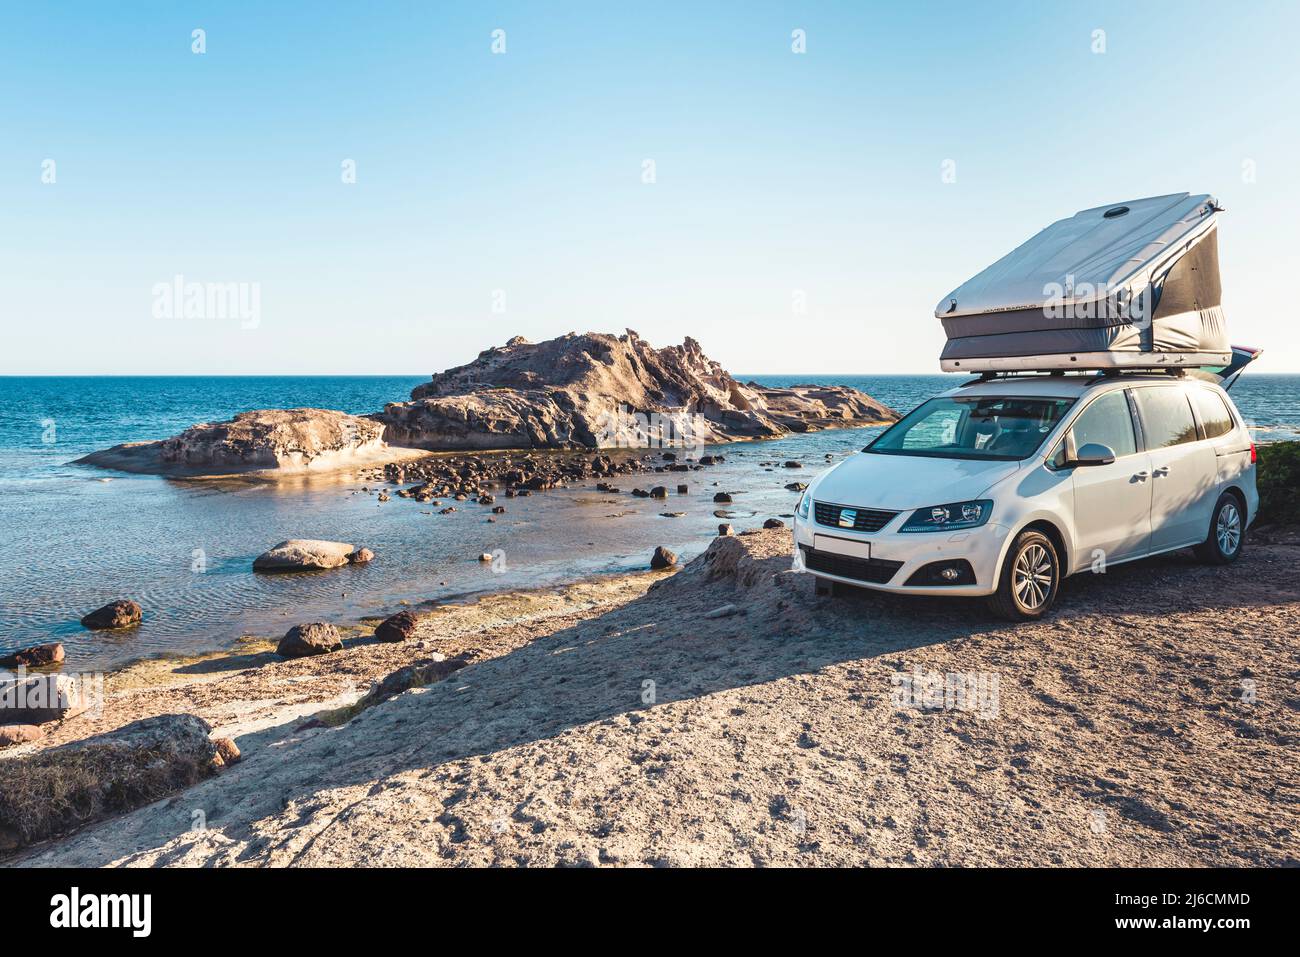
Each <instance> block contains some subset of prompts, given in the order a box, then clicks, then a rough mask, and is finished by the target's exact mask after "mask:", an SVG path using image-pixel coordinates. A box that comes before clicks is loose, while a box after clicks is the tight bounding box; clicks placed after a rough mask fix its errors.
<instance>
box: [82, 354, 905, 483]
mask: <svg viewBox="0 0 1300 957" xmlns="http://www.w3.org/2000/svg"><path fill="white" fill-rule="evenodd" d="M897 419H898V414H897V413H896V412H894V411H893V410H892V409H889V408H887V407H886V406H884V405H882V404H881V403H879V402H877V401H876V400H875V399H873V398H871V396H869V395H867V394H866V393H863V392H859V391H858V390H856V389H851V388H848V387H845V386H815V385H796V386H791V387H789V388H783V389H774V388H766V387H764V386H760V385H758V384H757V383H754V382H749V383H743V384H742V383H740V382H738V381H737V380H736V379H735V378H733V377H732V376H731V375H730V374H729V373H727V372H726V371H725V370H724V369H723V368H722V367H721V366H720V365H719V364H718V363H717V362H715V361H713V360H711V359H709V358H708V357H707V356H705V355H704V352H703V350H702V349H701V348H700V344H699V343H698V342H696V341H695V340H694V339H690V338H687V339H686V341H685V342H684V343H683V344H682V345H680V346H668V347H666V348H662V349H655V348H654V347H652V346H650V345H649V344H648V343H647V342H645V340H643V339H641V338H640V336H638V335H637V334H636V333H635V332H633V331H631V330H628V332H627V333H626V334H625V335H623V336H612V335H605V334H602V333H586V334H584V335H577V334H575V333H569V334H568V335H567V336H561V337H559V338H557V339H551V340H548V341H546V342H542V343H531V342H528V341H527V340H525V339H523V338H522V337H519V336H516V337H515V338H514V339H511V340H510V341H509V342H507V343H506V344H505V345H504V346H499V347H494V348H491V349H487V350H485V351H484V352H482V353H481V354H480V355H479V356H478V358H476V359H475V360H474V361H473V362H470V363H468V364H466V365H464V366H459V367H456V368H454V369H448V370H447V371H445V372H441V373H438V374H437V375H434V376H433V378H432V379H431V380H430V381H429V382H428V383H425V384H423V385H421V386H417V387H416V388H415V389H414V390H412V393H411V399H410V401H408V402H394V403H389V404H388V405H387V406H386V407H385V408H384V409H383V411H382V412H378V413H374V414H372V415H350V414H347V413H344V412H338V411H334V410H330V409H259V410H253V411H248V412H242V413H240V414H239V415H237V416H235V417H234V418H233V419H231V420H229V421H226V422H207V423H200V424H198V425H194V426H192V427H190V428H189V429H186V430H185V431H184V432H182V433H180V434H179V435H176V436H173V437H171V438H168V439H163V440H160V441H156V442H139V443H128V444H124V445H118V446H114V447H113V448H110V449H105V450H102V451H99V452H93V453H91V454H90V455H87V456H85V457H83V458H81V459H78V460H77V461H78V462H79V463H80V464H84V465H93V466H98V467H101V468H108V469H115V470H118V471H127V472H137V473H146V474H157V475H165V476H168V477H175V478H221V477H231V476H239V477H244V478H255V479H276V478H280V477H288V476H301V475H304V474H313V473H314V474H320V473H326V472H337V471H341V470H345V469H357V468H368V467H373V466H385V467H391V470H390V471H389V474H395V473H396V474H400V472H401V468H402V466H406V467H408V468H411V469H413V470H415V471H416V472H417V474H418V469H417V468H416V466H414V465H411V464H409V463H414V462H417V461H418V460H421V459H423V458H424V457H425V456H426V455H427V454H428V453H430V452H448V451H460V452H488V451H493V452H502V451H514V452H526V451H529V450H531V451H534V452H540V451H543V450H548V451H554V450H571V451H572V450H585V451H591V452H600V453H609V454H612V453H613V451H614V450H622V451H626V450H638V449H639V450H644V449H665V448H672V449H678V450H688V449H694V450H696V455H697V457H698V456H700V455H702V452H701V451H700V450H702V449H703V448H704V446H705V445H706V444H713V443H719V442H728V441H736V440H741V439H762V438H775V437H778V436H782V435H789V434H792V433H805V432H812V431H819V430H821V429H829V428H854V427H862V426H874V425H885V424H889V423H891V422H894V421H896V420H897ZM601 458H608V454H602V455H600V456H598V457H597V459H594V460H592V462H591V468H590V470H588V472H587V474H591V473H592V472H596V471H598V469H599V467H600V466H599V460H600V459H601ZM628 460H629V459H628V457H627V456H620V457H619V461H620V463H623V462H626V461H628ZM464 461H465V460H462V464H464ZM469 461H470V462H471V464H472V461H473V460H469ZM701 461H703V458H701ZM620 467H621V465H620ZM439 468H440V467H439V466H437V465H428V466H426V469H429V470H431V471H430V474H431V475H434V474H441V473H440V472H439ZM552 474H553V478H552V479H551V481H553V482H556V483H558V482H560V481H561V480H562V478H563V477H564V476H565V475H567V476H569V477H571V478H572V477H582V476H581V475H579V474H578V473H574V472H572V471H571V470H570V468H569V466H563V467H561V468H559V470H558V471H553V473H552ZM541 481H546V480H545V479H542V480H541ZM507 484H510V483H507ZM515 484H518V483H515ZM525 487H527V486H525ZM529 490H530V491H531V490H534V489H529Z"/></svg>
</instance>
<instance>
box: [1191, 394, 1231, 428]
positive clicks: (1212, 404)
mask: <svg viewBox="0 0 1300 957" xmlns="http://www.w3.org/2000/svg"><path fill="white" fill-rule="evenodd" d="M1192 404H1193V405H1195V406H1196V414H1197V415H1198V416H1199V417H1200V420H1201V429H1202V430H1203V431H1204V432H1205V437H1206V438H1207V439H1217V438H1218V437H1219V436H1221V435H1227V434H1228V433H1229V432H1231V431H1232V430H1233V429H1234V428H1236V423H1235V422H1234V421H1233V419H1232V413H1231V412H1229V411H1228V407H1227V406H1226V405H1224V404H1223V396H1221V395H1219V393H1217V392H1215V391H1214V390H1213V389H1193V390H1192Z"/></svg>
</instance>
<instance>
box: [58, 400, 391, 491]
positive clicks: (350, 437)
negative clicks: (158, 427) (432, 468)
mask: <svg viewBox="0 0 1300 957" xmlns="http://www.w3.org/2000/svg"><path fill="white" fill-rule="evenodd" d="M402 456H405V457H406V458H413V457H417V456H414V455H413V454H412V453H410V452H409V450H408V451H405V452H403V451H402V450H394V449H390V448H389V447H388V445H387V444H386V443H385V442H384V426H383V424H382V423H380V422H376V421H375V420H374V419H370V418H364V417H362V416H357V415H348V414H347V413H345V412H336V411H334V410H332V409H257V410H254V411H252V412H241V413H240V414H239V415H237V416H235V417H234V418H233V419H230V420H228V421H226V422H203V423H200V424H199V425H194V426H191V427H190V428H188V429H186V430H185V431H184V432H182V433H180V434H179V435H175V436H172V437H171V438H170V439H164V440H163V441H161V442H136V443H129V444H126V445H118V446H114V447H113V448H111V449H105V450H103V451H101V452H93V453H91V454H90V455H87V456H86V457H85V458H83V459H79V460H78V461H80V462H83V463H85V464H87V465H99V466H103V467H105V468H113V469H121V470H123V471H127V472H146V473H158V474H164V475H168V474H170V475H235V474H239V473H242V472H261V471H271V472H276V473H285V474H290V473H297V472H327V471H334V470H337V469H341V468H350V467H355V466H358V465H366V464H372V463H375V462H380V461H385V460H390V459H393V458H398V457H402Z"/></svg>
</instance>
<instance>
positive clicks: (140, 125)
mask: <svg viewBox="0 0 1300 957" xmlns="http://www.w3.org/2000/svg"><path fill="white" fill-rule="evenodd" d="M1298 10H1300V6H1298V5H1297V4H1295V3H1246V4H1214V3H1194V2H1168V3H1164V2H1142V3H1134V2H1125V3H1077V4H1069V3H1058V2H1021V3H1003V4H977V3H951V4H939V3H933V4H914V3H902V2H899V3H894V4H887V5H886V4H868V3H865V2H853V3H849V2H845V3H804V4H800V3H716V4H697V3H681V4H676V3H665V2H656V3H620V4H614V3H543V2H536V0H535V2H529V3H515V4H503V3H470V2H465V3H431V2H420V3H339V4H331V3H276V4H268V3H238V2H221V3H183V4H182V3H175V2H165V3H137V2H133V3H129V4H121V5H118V4H107V3H90V2H85V3H59V4H41V3H22V4H19V3H6V4H5V5H4V7H3V12H0V290H2V291H3V319H2V320H0V321H2V322H3V340H2V341H3V346H2V347H0V373H6V374H13V373H18V374H21V373H32V374H44V373H69V374H71V373H418V374H426V373H429V372H432V371H435V370H439V369H442V368H444V367H446V366H449V365H453V364H456V363H460V362H464V361H467V360H468V359H470V358H472V357H473V356H474V355H475V354H476V353H477V352H479V351H480V350H481V349H483V348H486V347H488V346H490V345H493V344H498V343H501V342H504V341H505V340H506V339H507V338H509V337H510V336H513V335H517V334H522V335H525V336H527V337H529V338H531V339H540V338H546V337H549V336H554V335H558V334H561V333H564V332H567V331H570V330H575V331H585V330H588V329H591V330H604V331H621V330H622V329H623V328H624V327H628V326H630V327H632V328H634V329H636V330H637V331H638V332H640V333H641V335H642V336H643V337H645V338H647V339H649V340H650V341H652V342H653V343H655V344H666V343H670V342H677V341H680V340H681V338H682V337H683V336H685V335H693V336H695V337H696V338H698V339H699V340H700V341H701V342H702V344H703V345H704V348H705V350H706V351H707V352H708V353H709V354H710V355H712V356H715V357H716V358H718V359H719V360H721V361H722V362H723V363H724V364H725V365H726V366H727V367H729V368H731V369H732V370H734V371H737V372H741V373H762V372H773V373H775V372H833V373H872V372H932V371H938V352H939V349H940V347H941V345H942V341H943V337H942V332H941V330H940V327H939V323H938V322H937V321H936V320H935V319H934V318H933V314H932V310H933V308H934V305H935V303H936V302H937V301H938V300H939V298H940V297H941V296H943V295H944V294H945V293H947V292H948V291H949V290H950V289H952V288H953V287H954V286H956V285H957V284H959V283H960V282H961V281H962V280H964V279H966V278H968V277H969V276H970V275H972V274H973V273H974V272H976V271H978V270H979V269H980V268H982V267H983V266H985V265H987V264H988V263H989V262H991V261H993V260H994V259H996V258H997V257H999V256H1001V255H1002V254H1003V253H1004V252H1006V251H1007V250H1009V249H1010V248H1011V247H1013V246H1014V245H1016V244H1018V243H1019V242H1021V241H1022V240H1024V239H1026V238H1027V237H1028V236H1029V235H1030V234H1031V233H1033V232H1034V231H1036V230H1037V229H1039V228H1041V227H1042V226H1044V225H1046V224H1047V223H1048V222H1050V221H1052V220H1054V219H1057V218H1059V217H1061V216H1064V215H1068V214H1071V213H1073V212H1075V211H1076V210H1078V209H1081V208H1084V207H1088V206H1094V205H1098V204H1101V203H1107V202H1112V201H1119V200H1124V199H1130V198H1135V197H1141V196H1148V195H1154V194H1158V193H1168V192H1176V191H1182V190H1189V191H1192V192H1211V193H1215V194H1217V195H1218V196H1219V197H1220V198H1221V199H1222V200H1223V202H1224V204H1225V205H1226V207H1227V213H1226V215H1225V217H1224V220H1223V224H1222V230H1221V234H1222V235H1221V254H1222V262H1223V279H1224V287H1225V293H1224V304H1225V309H1226V311H1227V315H1228V321H1229V328H1230V330H1231V333H1232V338H1233V340H1234V341H1237V342H1242V343H1246V344H1250V345H1258V346H1262V347H1264V348H1265V349H1266V350H1267V353H1266V359H1265V360H1264V361H1262V362H1261V366H1263V368H1262V370H1261V371H1300V332H1297V323H1298V322H1300V320H1298V319H1297V317H1296V315H1295V310H1294V303H1295V300H1296V298H1297V297H1296V293H1295V290H1294V288H1293V287H1294V283H1295V282H1296V280H1297V278H1300V277H1298V276H1297V273H1298V272H1300V257H1298V256H1297V249H1300V216H1298V215H1297V214H1298V213H1300V185H1298V184H1297V175H1296V163H1297V158H1298V157H1300V135H1298V129H1297V128H1298V126H1300V120H1297V103H1300V79H1298V78H1300V65H1298V63H1297V61H1298V59H1300V58H1298V57H1297V54H1296V51H1295V37H1296V35H1297V33H1300V12H1298ZM196 28H201V29H203V30H205V31H206V52H205V53H203V54H201V55H199V54H195V53H193V52H192V50H191V44H192V40H191V31H193V30H194V29H196ZM497 29H501V30H504V31H505V37H506V53H505V54H504V55H495V54H493V52H492V48H491V47H492V32H493V31H494V30H497ZM795 29H803V30H805V31H806V36H807V52H806V53H805V54H802V55H798V54H794V53H792V52H791V31H792V30H795ZM1094 30H1104V31H1105V45H1106V52H1105V53H1100V54H1098V53H1094V52H1093V46H1094V39H1093V31H1094ZM348 159H351V160H354V161H355V163H356V183H355V184H345V183H343V182H342V176H341V172H342V169H341V164H342V163H343V162H344V161H345V160H348ZM647 159H649V160H653V161H654V163H655V175H656V182H655V183H654V184H653V185H649V184H646V183H643V182H642V175H643V161H645V160H647ZM949 159H950V160H953V161H955V164H956V166H955V168H956V182H953V183H944V182H942V179H941V164H942V163H943V162H944V161H945V160H949ZM46 160H53V161H54V163H55V166H54V171H55V177H56V179H55V182H54V183H52V184H47V183H42V172H43V169H44V167H43V165H42V164H43V163H44V162H45V161H46ZM1246 161H1251V162H1253V164H1254V170H1255V177H1254V182H1245V181H1244V180H1243V163H1244V162H1246ZM177 274H180V275H183V276H184V277H185V279H186V280H187V281H199V282H243V283H250V284H251V283H257V284H259V285H258V287H257V288H258V289H259V291H260V315H259V320H260V321H259V322H258V323H257V325H256V328H241V323H240V322H239V321H237V320H235V319H213V318H202V319H200V318H192V319H185V318H156V317H155V316H154V314H153V306H154V302H155V296H154V292H153V290H154V287H155V285H156V284H158V283H160V282H169V281H170V280H171V279H172V277H173V276H175V275H177ZM250 288H251V287H250ZM494 290H502V291H503V292H504V309H505V311H504V312H494V310H493V303H494V300H493V295H494ZM795 290H802V291H803V295H804V297H805V301H806V312H805V314H803V315H795V314H793V308H792V305H793V298H794V295H795ZM498 302H499V300H498Z"/></svg>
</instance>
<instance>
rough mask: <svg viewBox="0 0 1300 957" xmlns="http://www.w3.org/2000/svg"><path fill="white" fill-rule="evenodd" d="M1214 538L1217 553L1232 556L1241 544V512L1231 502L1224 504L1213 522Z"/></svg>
mask: <svg viewBox="0 0 1300 957" xmlns="http://www.w3.org/2000/svg"><path fill="white" fill-rule="evenodd" d="M1214 537H1215V538H1217V539H1218V541H1219V551H1221V552H1223V554H1224V555H1232V554H1235V553H1236V551H1237V546H1238V545H1240V544H1241V512H1239V511H1238V510H1237V506H1236V505H1235V504H1234V503H1232V502H1224V503H1223V508H1221V509H1219V517H1218V518H1217V519H1216V520H1215V522H1214Z"/></svg>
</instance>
